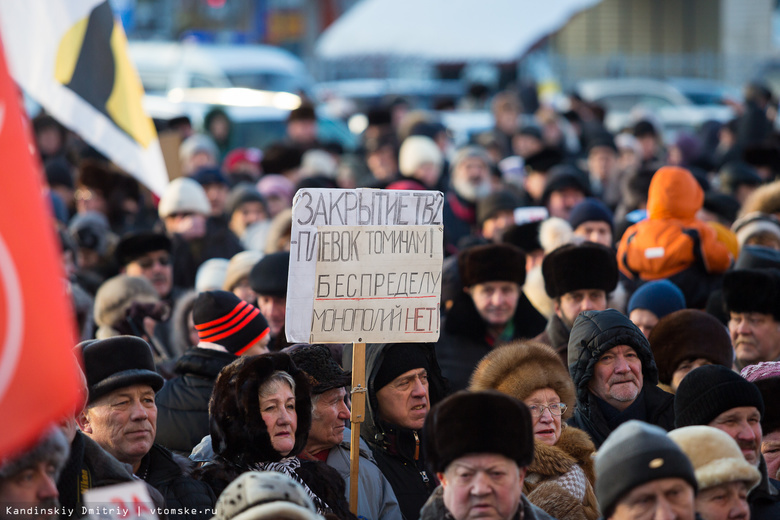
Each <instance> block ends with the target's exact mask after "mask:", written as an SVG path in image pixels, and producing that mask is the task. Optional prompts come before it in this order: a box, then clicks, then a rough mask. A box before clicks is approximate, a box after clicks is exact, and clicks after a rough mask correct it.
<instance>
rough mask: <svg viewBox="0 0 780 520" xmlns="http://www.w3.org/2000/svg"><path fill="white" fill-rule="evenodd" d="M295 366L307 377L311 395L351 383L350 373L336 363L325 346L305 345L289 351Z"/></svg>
mask: <svg viewBox="0 0 780 520" xmlns="http://www.w3.org/2000/svg"><path fill="white" fill-rule="evenodd" d="M290 357H291V358H292V359H293V361H294V362H295V364H296V365H297V366H298V368H300V369H301V370H303V371H304V372H306V374H307V375H308V376H309V384H310V385H311V393H312V394H315V395H316V394H322V393H325V392H327V391H328V390H333V389H334V388H343V387H345V386H348V385H349V384H350V383H352V372H345V371H344V370H342V368H341V366H340V365H339V364H338V363H336V361H335V360H334V359H333V356H332V355H331V353H330V349H329V348H328V347H326V346H325V345H305V346H302V347H299V348H296V349H294V350H291V351H290Z"/></svg>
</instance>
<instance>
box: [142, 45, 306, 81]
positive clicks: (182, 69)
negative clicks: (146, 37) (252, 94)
mask: <svg viewBox="0 0 780 520" xmlns="http://www.w3.org/2000/svg"><path fill="white" fill-rule="evenodd" d="M129 51H130V57H131V58H132V60H133V62H134V63H135V65H136V67H137V68H138V73H139V74H140V76H141V82H142V83H143V86H144V90H145V91H146V92H148V93H150V92H160V93H164V92H168V91H170V90H172V89H175V88H185V89H186V88H204V87H205V88H227V87H243V88H251V89H259V90H271V91H275V92H292V93H299V92H304V93H308V92H309V90H310V89H311V85H312V84H313V81H312V79H311V76H310V75H309V73H308V72H307V70H306V66H305V65H304V64H303V62H302V61H301V60H300V59H298V58H297V57H296V56H294V55H293V54H291V53H289V52H287V51H285V50H283V49H279V48H277V47H272V46H270V45H260V44H245V45H237V44H229V45H228V44H203V43H189V42H186V43H179V42H159V41H130V42H129Z"/></svg>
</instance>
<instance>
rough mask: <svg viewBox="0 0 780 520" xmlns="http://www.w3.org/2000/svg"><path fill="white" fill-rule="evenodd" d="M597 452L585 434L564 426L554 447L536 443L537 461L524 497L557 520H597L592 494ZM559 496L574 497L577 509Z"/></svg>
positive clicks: (597, 515)
mask: <svg viewBox="0 0 780 520" xmlns="http://www.w3.org/2000/svg"><path fill="white" fill-rule="evenodd" d="M595 452H596V448H595V447H594V445H593V442H592V441H591V440H590V438H589V437H588V435H587V434H586V433H585V432H583V431H582V430H579V429H577V428H573V427H568V428H567V427H566V426H565V425H564V427H563V429H562V430H561V436H560V438H559V439H558V442H557V443H556V444H555V445H554V446H548V445H547V444H544V443H542V442H539V441H535V443H534V461H533V462H532V463H531V465H530V466H528V473H527V474H526V476H525V481H524V483H523V494H525V495H526V496H527V497H528V500H529V501H530V502H531V503H532V504H535V505H536V506H538V507H540V508H542V509H544V510H545V511H546V512H547V513H549V514H550V515H552V516H554V517H555V518H557V519H558V520H578V519H580V518H585V519H587V520H596V519H597V518H598V517H599V508H598V503H597V502H596V494H595V492H594V490H593V485H594V483H595V482H596V474H595V470H594V468H593V459H592V456H593V454H594V453H595ZM550 484H555V485H554V486H550ZM560 494H569V495H571V496H573V497H574V498H576V499H577V500H578V502H579V504H578V506H576V507H574V506H572V505H571V504H570V501H569V500H561V499H560V498H559V497H558V495H560Z"/></svg>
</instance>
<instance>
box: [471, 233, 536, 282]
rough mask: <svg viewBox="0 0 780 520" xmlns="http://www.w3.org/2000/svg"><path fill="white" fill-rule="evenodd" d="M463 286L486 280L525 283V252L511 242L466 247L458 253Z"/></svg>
mask: <svg viewBox="0 0 780 520" xmlns="http://www.w3.org/2000/svg"><path fill="white" fill-rule="evenodd" d="M458 271H459V272H460V280H461V283H462V284H463V287H471V286H473V285H476V284H479V283H484V282H497V281H502V282H514V283H516V284H518V285H523V284H524V283H525V253H523V252H522V251H521V250H520V249H518V248H516V247H515V246H513V245H510V244H487V245H483V246H474V247H470V248H468V249H465V250H464V251H462V252H461V253H460V255H458Z"/></svg>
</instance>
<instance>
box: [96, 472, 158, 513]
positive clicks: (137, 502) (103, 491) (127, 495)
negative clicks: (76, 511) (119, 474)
mask: <svg viewBox="0 0 780 520" xmlns="http://www.w3.org/2000/svg"><path fill="white" fill-rule="evenodd" d="M81 513H82V514H83V515H84V516H88V517H89V518H91V519H92V520H157V510H156V508H155V506H154V503H153V502H152V499H151V497H150V496H149V492H148V491H147V490H146V484H144V483H143V482H142V481H140V480H135V481H133V482H127V483H125V484H117V485H115V486H105V487H98V488H93V489H89V490H87V491H85V492H84V505H83V506H82V511H81Z"/></svg>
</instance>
